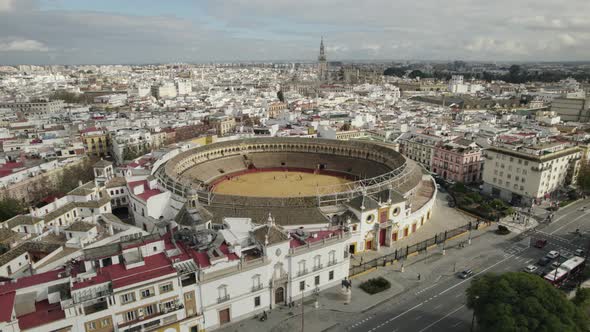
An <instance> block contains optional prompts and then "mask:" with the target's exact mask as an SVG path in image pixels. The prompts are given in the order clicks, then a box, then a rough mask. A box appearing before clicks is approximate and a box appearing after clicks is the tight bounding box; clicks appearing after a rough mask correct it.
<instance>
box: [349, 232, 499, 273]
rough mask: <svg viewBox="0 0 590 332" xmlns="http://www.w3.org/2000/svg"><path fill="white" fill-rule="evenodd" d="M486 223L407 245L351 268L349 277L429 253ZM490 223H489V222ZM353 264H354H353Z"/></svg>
mask: <svg viewBox="0 0 590 332" xmlns="http://www.w3.org/2000/svg"><path fill="white" fill-rule="evenodd" d="M484 222H486V221H480V220H477V221H475V222H471V221H470V222H469V223H467V224H465V225H463V226H459V227H457V228H453V229H450V230H447V231H444V232H440V233H438V234H436V235H434V236H433V237H431V238H429V239H426V240H424V241H421V242H418V243H414V244H412V245H407V246H405V247H399V248H397V249H395V251H394V252H392V253H390V254H387V255H384V256H381V257H377V258H375V259H372V260H370V261H367V262H362V263H360V264H358V265H355V266H351V267H350V269H349V272H348V275H349V277H354V276H355V275H358V274H361V273H363V272H365V271H368V270H371V269H374V268H376V267H379V266H387V265H390V264H393V262H395V261H399V260H405V259H407V258H408V256H411V255H413V254H417V253H420V252H424V251H427V250H428V248H429V247H431V246H433V245H439V244H441V243H442V244H444V243H445V242H446V241H447V240H450V239H452V238H454V237H457V236H459V235H463V234H465V233H466V232H469V231H472V230H476V229H479V226H480V223H484ZM488 223H489V222H488ZM443 248H444V246H443ZM351 264H352V263H351Z"/></svg>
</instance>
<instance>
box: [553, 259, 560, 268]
mask: <svg viewBox="0 0 590 332" xmlns="http://www.w3.org/2000/svg"><path fill="white" fill-rule="evenodd" d="M560 266H561V263H560V262H559V261H555V262H553V263H551V267H552V268H554V269H556V268H558V267H560Z"/></svg>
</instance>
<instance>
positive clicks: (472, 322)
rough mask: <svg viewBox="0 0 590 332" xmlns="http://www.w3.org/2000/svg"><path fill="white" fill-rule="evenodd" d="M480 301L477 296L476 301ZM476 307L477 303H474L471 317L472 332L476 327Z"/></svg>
mask: <svg viewBox="0 0 590 332" xmlns="http://www.w3.org/2000/svg"><path fill="white" fill-rule="evenodd" d="M478 299H479V296H477V295H476V296H475V301H477V300H478ZM475 301H474V302H475ZM475 307H476V303H473V316H471V332H473V328H474V327H475Z"/></svg>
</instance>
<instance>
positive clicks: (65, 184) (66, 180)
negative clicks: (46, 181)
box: [57, 158, 95, 194]
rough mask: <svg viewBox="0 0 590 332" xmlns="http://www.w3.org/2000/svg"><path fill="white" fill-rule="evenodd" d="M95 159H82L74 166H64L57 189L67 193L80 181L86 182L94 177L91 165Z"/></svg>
mask: <svg viewBox="0 0 590 332" xmlns="http://www.w3.org/2000/svg"><path fill="white" fill-rule="evenodd" d="M94 163H95V160H92V159H90V158H86V159H84V161H82V162H81V163H80V164H78V165H75V166H66V167H65V168H64V170H63V173H62V175H61V177H60V179H59V181H58V184H57V191H58V192H60V193H64V194H65V193H68V192H70V191H72V190H74V189H75V188H77V187H78V186H79V185H80V182H82V183H86V182H88V181H92V180H93V179H94V169H93V167H92V166H93V165H94Z"/></svg>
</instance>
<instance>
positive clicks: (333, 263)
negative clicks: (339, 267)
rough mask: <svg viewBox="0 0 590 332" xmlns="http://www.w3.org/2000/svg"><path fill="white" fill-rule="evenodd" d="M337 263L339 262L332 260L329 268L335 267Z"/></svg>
mask: <svg viewBox="0 0 590 332" xmlns="http://www.w3.org/2000/svg"><path fill="white" fill-rule="evenodd" d="M337 263H338V261H337V260H332V261H329V262H328V266H334V265H336V264H337Z"/></svg>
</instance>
